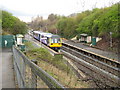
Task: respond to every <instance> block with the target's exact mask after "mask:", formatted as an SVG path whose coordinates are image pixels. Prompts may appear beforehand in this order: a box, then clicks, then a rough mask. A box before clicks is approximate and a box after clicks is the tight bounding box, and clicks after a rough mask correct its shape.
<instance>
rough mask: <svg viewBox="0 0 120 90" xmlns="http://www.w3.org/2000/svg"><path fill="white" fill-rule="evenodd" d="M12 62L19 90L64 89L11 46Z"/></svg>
mask: <svg viewBox="0 0 120 90" xmlns="http://www.w3.org/2000/svg"><path fill="white" fill-rule="evenodd" d="M13 59H14V60H13V62H14V69H15V75H16V79H17V84H18V87H19V88H54V89H64V87H63V86H62V85H61V84H60V83H58V82H57V81H56V80H55V79H54V78H53V77H52V76H50V75H49V74H48V73H46V72H45V71H44V70H42V69H41V68H40V67H39V66H37V65H36V63H35V62H32V61H31V60H29V59H28V58H27V57H26V56H25V55H24V54H23V53H22V52H21V51H20V50H19V49H18V48H16V47H15V46H13Z"/></svg>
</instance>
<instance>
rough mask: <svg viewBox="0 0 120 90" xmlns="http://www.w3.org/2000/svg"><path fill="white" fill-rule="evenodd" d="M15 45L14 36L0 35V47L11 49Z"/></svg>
mask: <svg viewBox="0 0 120 90" xmlns="http://www.w3.org/2000/svg"><path fill="white" fill-rule="evenodd" d="M14 44H15V36H14V35H0V47H2V48H11V47H12V46H13V45H14Z"/></svg>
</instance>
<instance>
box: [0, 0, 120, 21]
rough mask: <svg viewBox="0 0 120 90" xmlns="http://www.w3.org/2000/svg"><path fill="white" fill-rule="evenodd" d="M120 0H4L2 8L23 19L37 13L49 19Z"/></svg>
mask: <svg viewBox="0 0 120 90" xmlns="http://www.w3.org/2000/svg"><path fill="white" fill-rule="evenodd" d="M119 1H120V0H2V1H1V5H0V6H1V8H2V9H3V10H7V11H9V12H11V13H12V14H13V15H14V16H17V17H18V18H20V19H21V20H22V21H25V22H30V21H31V18H32V17H35V16H37V15H39V16H43V18H44V19H47V17H48V15H49V14H51V13H53V14H58V15H65V16H68V15H70V14H72V13H79V12H81V11H85V10H91V9H92V8H95V7H97V8H101V7H105V6H110V5H112V3H113V4H114V3H116V2H119Z"/></svg>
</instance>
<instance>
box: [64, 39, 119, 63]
mask: <svg viewBox="0 0 120 90" xmlns="http://www.w3.org/2000/svg"><path fill="white" fill-rule="evenodd" d="M63 42H64V43H68V44H71V45H73V46H76V47H79V48H82V49H85V50H87V51H90V52H93V53H96V54H99V55H101V56H104V57H107V58H110V59H113V60H116V61H118V55H117V54H116V53H112V52H107V51H103V50H100V49H96V48H93V47H90V46H86V45H83V44H82V43H79V42H77V43H75V42H72V41H70V40H63Z"/></svg>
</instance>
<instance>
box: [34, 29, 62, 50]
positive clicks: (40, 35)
mask: <svg viewBox="0 0 120 90" xmlns="http://www.w3.org/2000/svg"><path fill="white" fill-rule="evenodd" d="M33 37H34V38H35V39H37V40H38V41H40V42H42V43H43V44H45V45H47V46H49V47H50V48H52V49H54V50H56V51H58V50H59V49H60V47H61V46H62V39H61V38H60V36H58V35H54V34H51V33H46V32H41V31H33Z"/></svg>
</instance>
